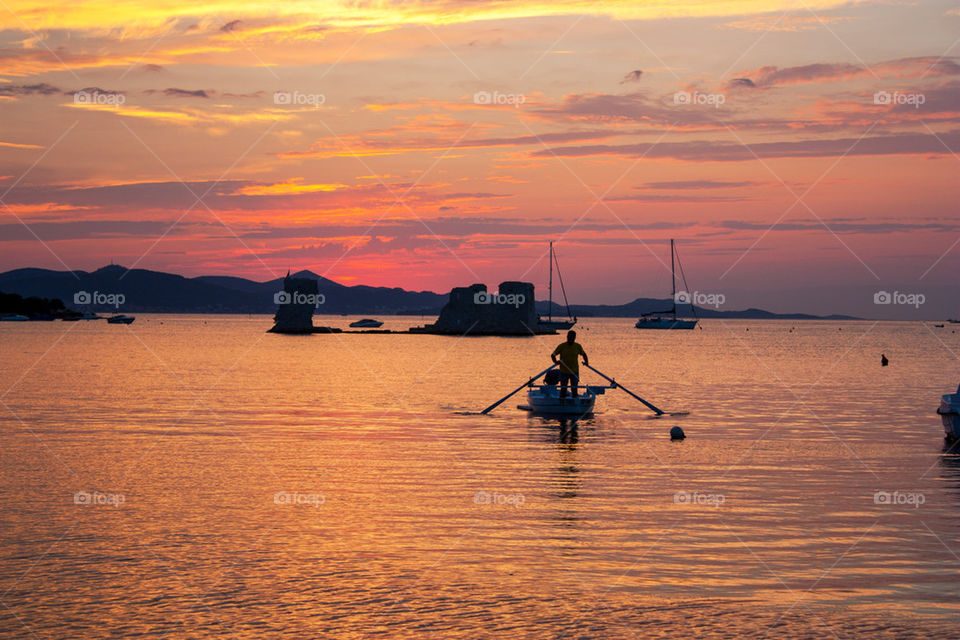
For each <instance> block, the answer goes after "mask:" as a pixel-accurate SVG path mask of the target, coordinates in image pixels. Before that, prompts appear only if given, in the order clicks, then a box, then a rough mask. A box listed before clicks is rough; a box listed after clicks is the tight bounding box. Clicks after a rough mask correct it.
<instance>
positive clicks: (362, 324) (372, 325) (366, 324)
mask: <svg viewBox="0 0 960 640" xmlns="http://www.w3.org/2000/svg"><path fill="white" fill-rule="evenodd" d="M350 326H351V327H353V328H354V329H377V328H379V327H382V326H383V323H382V322H380V321H379V320H374V319H373V318H364V319H363V320H357V321H356V322H351V323H350Z"/></svg>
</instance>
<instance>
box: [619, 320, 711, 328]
mask: <svg viewBox="0 0 960 640" xmlns="http://www.w3.org/2000/svg"><path fill="white" fill-rule="evenodd" d="M697 322H699V321H698V320H685V319H683V318H640V319H639V320H637V324H635V325H634V326H635V327H636V328H637V329H693V328H694V327H696V326H697Z"/></svg>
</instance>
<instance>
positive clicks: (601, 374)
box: [583, 364, 663, 416]
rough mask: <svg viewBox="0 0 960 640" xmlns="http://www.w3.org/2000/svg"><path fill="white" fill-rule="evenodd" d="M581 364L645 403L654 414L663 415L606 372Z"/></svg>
mask: <svg viewBox="0 0 960 640" xmlns="http://www.w3.org/2000/svg"><path fill="white" fill-rule="evenodd" d="M583 366H585V367H586V368H587V369H590V371H593V372H594V373H596V374H597V375H599V376H600V377H602V378H604V379H605V380H606V381H607V382H609V383H610V384H612V385H614V386H617V387H620V388H621V389H623V390H624V391H626V392H627V393H628V394H630V395H631V396H633V397H634V398H636V399H637V400H639V401H640V402H642V403H643V404H645V405H646V406H647V408H649V409H650V410H651V411H653V412H654V413H655V414H657V415H658V416H662V415H663V411H661V410H660V409H657V408H656V407H655V406H653V405H652V404H650V403H649V402H647V401H646V400H644V399H643V398H641V397H640V396H638V395H637V394H635V393H634V392H633V391H630V389H627V388H626V387H625V386H623V385H622V384H620V383H619V382H617V381H616V380H614V379H613V378H611V377H609V376H608V375H606V374H605V373H603V372H602V371H597V370H596V369H594V368H593V367H591V366H590V365H588V364H585V365H583Z"/></svg>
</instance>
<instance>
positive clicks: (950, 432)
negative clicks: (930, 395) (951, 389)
mask: <svg viewBox="0 0 960 640" xmlns="http://www.w3.org/2000/svg"><path fill="white" fill-rule="evenodd" d="M937 413H939V414H940V419H941V420H942V421H943V430H944V432H945V433H946V436H947V438H948V439H950V440H956V439H957V438H960V387H957V392H956V393H948V394H945V395H943V396H942V397H941V398H940V407H939V408H938V409H937Z"/></svg>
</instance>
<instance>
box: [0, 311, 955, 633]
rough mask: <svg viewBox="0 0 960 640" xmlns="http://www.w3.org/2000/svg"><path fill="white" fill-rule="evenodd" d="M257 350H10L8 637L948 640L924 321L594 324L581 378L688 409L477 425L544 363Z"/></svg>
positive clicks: (533, 357) (158, 345)
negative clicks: (682, 328)
mask: <svg viewBox="0 0 960 640" xmlns="http://www.w3.org/2000/svg"><path fill="white" fill-rule="evenodd" d="M406 323H409V324H415V323H416V320H411V319H407V320H406V321H404V320H403V319H390V320H389V323H388V324H393V325H396V326H397V327H403V326H407V324H406ZM8 324H13V323H8ZM268 324H269V323H268V322H266V324H265V321H264V319H263V318H245V317H226V318H210V317H190V316H180V317H160V316H142V317H140V318H138V320H137V323H136V324H135V325H131V326H130V327H129V328H128V327H122V326H112V325H105V324H99V323H75V324H74V325H66V324H61V323H23V326H20V325H18V326H16V327H7V326H0V332H2V334H0V340H2V345H3V351H2V355H0V362H2V365H3V366H2V368H0V383H2V385H0V386H2V388H3V389H7V388H9V387H11V386H12V387H13V388H12V389H11V390H10V392H9V393H8V394H7V395H6V396H5V397H4V398H3V401H4V403H5V404H6V405H8V406H9V410H7V409H4V412H5V413H4V416H3V418H2V420H3V423H2V425H3V430H2V441H0V447H2V448H0V452H2V454H0V455H2V469H3V475H2V479H0V504H2V509H3V510H2V513H3V520H2V522H0V541H2V542H0V550H2V558H3V562H2V563H0V567H2V569H0V577H2V582H0V593H3V592H4V591H5V592H6V593H4V594H3V595H2V596H0V601H2V603H3V605H4V606H3V607H0V632H2V634H3V635H4V637H33V636H32V635H31V634H36V636H37V637H108V636H111V637H116V636H121V635H136V634H146V633H151V634H155V635H161V634H167V635H168V636H169V637H201V636H217V637H219V636H229V635H234V636H238V637H250V638H254V637H256V638H259V637H282V636H288V637H316V636H324V635H331V636H334V635H335V636H339V637H369V636H370V635H373V634H377V633H381V634H384V635H388V636H391V637H394V636H406V635H418V634H424V633H425V634H427V635H432V636H437V637H476V636H481V637H483V636H486V635H493V634H504V633H507V634H510V635H524V634H526V635H531V636H537V637H542V636H562V635H564V634H569V635H576V636H601V637H634V636H636V635H640V636H656V635H664V636H668V635H669V636H671V637H675V636H676V635H677V634H680V635H682V636H684V637H686V636H692V635H699V636H704V637H743V636H750V635H756V636H762V635H763V634H764V633H767V632H770V634H771V636H776V637H808V636H810V635H815V636H818V635H828V636H829V635H832V634H836V635H839V636H840V637H844V636H846V635H868V636H870V637H882V636H884V635H886V636H889V637H910V636H916V637H928V636H929V635H931V634H939V635H944V634H945V633H952V632H953V631H952V629H953V627H952V624H953V622H952V621H953V620H954V618H955V616H956V614H957V608H958V605H957V598H956V596H957V587H956V585H957V584H958V580H957V578H958V575H957V573H958V570H960V561H958V560H957V559H956V556H955V555H954V552H955V550H956V545H957V541H958V532H960V516H958V515H957V514H958V513H960V511H958V506H960V457H958V456H957V455H955V454H953V453H950V452H944V451H943V446H942V431H941V427H940V425H939V422H938V420H937V418H936V416H935V415H934V413H933V411H934V409H935V407H936V404H937V402H938V399H939V395H940V394H942V393H946V392H948V391H951V390H952V389H954V388H955V387H956V366H955V361H954V360H953V359H952V355H951V354H950V353H949V352H948V351H947V350H946V349H944V348H943V347H942V345H940V344H939V343H938V342H937V341H936V340H935V339H934V338H933V337H931V336H930V334H929V331H928V330H926V329H925V328H923V327H922V326H919V325H916V324H908V323H883V324H881V325H877V326H874V325H872V324H871V323H845V324H843V325H842V326H843V329H844V331H842V332H839V331H837V330H836V329H837V323H780V322H764V323H744V322H725V323H721V322H705V323H704V330H703V331H694V332H679V333H673V332H638V331H635V330H632V329H631V328H630V326H629V324H630V323H628V322H626V321H616V320H587V321H585V322H584V326H583V327H582V328H581V340H580V341H581V342H582V343H583V344H584V346H585V347H586V349H587V351H588V353H590V359H591V363H592V364H594V365H595V366H597V367H598V368H600V369H601V370H603V371H605V372H606V373H609V374H612V375H614V376H615V377H617V378H618V379H620V380H621V381H623V382H624V384H627V386H628V387H629V388H630V389H631V390H633V391H636V392H638V393H640V394H641V395H643V396H644V397H647V398H648V399H650V400H651V401H653V402H654V403H655V404H658V405H661V406H663V407H664V408H666V409H668V410H672V411H680V410H683V411H689V412H690V414H689V415H686V416H681V417H669V416H668V417H663V418H659V419H652V418H651V416H650V414H649V412H647V411H646V410H645V409H643V407H642V406H640V405H639V404H637V403H636V402H634V401H633V400H631V399H630V398H628V397H627V396H625V395H624V394H622V393H617V392H611V393H608V394H607V395H605V396H603V397H601V399H600V400H599V402H598V409H599V412H598V414H597V415H596V416H594V417H592V418H588V419H582V420H579V421H576V422H572V421H565V422H564V421H558V420H548V419H541V418H535V417H529V416H527V415H526V414H524V413H522V412H520V411H518V410H517V409H516V408H515V407H516V404H518V403H519V402H522V398H521V397H519V396H518V397H515V398H514V399H512V400H510V401H508V402H507V403H505V404H504V405H502V406H501V407H500V408H498V409H497V410H496V411H495V412H494V413H493V414H492V415H491V416H479V415H464V414H465V413H467V412H471V411H473V412H475V411H477V410H479V409H480V408H482V407H484V406H486V405H488V404H489V403H490V402H492V401H493V400H495V399H496V398H498V397H500V396H502V395H503V394H504V393H506V392H507V391H509V390H510V389H512V388H513V387H515V386H516V385H517V384H519V382H520V381H522V380H523V379H524V378H525V377H526V376H527V375H528V374H530V373H531V372H535V371H538V370H540V369H542V368H543V367H544V366H545V365H546V363H547V362H548V354H549V353H550V351H551V350H552V348H553V346H554V343H555V342H556V341H557V340H559V338H556V337H539V338H533V339H524V340H521V339H498V338H482V339H476V338H472V339H456V338H443V337H436V336H413V335H369V336H357V335H342V336H330V335H327V336H309V337H289V336H274V335H267V334H264V333H263V329H264V328H265V326H267V325H268ZM794 326H795V327H796V329H795V330H794V331H793V332H791V331H789V329H790V328H791V327H794ZM747 327H749V328H750V331H749V332H747V331H746V330H745V329H746V328H747ZM651 333H653V334H657V335H649V334H651ZM681 334H682V335H681ZM940 338H941V339H942V340H944V342H946V343H947V344H948V346H951V348H953V349H954V350H956V349H957V348H958V346H960V345H958V339H957V337H956V336H955V335H953V334H944V335H941V336H940ZM58 339H59V342H58V341H57V340H58ZM880 351H885V352H886V353H887V354H888V355H890V356H891V366H890V367H887V368H885V369H880V367H879V366H878V365H877V364H876V360H877V358H878V354H879V353H880ZM45 353H46V355H44V354H45ZM673 425H681V426H682V427H683V429H684V430H685V431H686V433H687V435H688V438H687V440H685V441H681V442H672V441H670V439H669V437H668V431H669V428H670V427H671V426H673ZM878 491H879V492H888V493H890V492H900V493H898V494H897V495H898V496H901V497H902V496H910V495H919V496H922V497H923V503H922V504H921V505H914V504H910V503H907V502H904V503H901V504H883V503H878V502H877V500H876V496H877V495H878V494H877V492H878ZM891 495H892V494H891ZM118 497H122V504H117V502H118ZM78 500H79V502H78ZM84 501H89V502H84ZM948 630H949V631H948Z"/></svg>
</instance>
